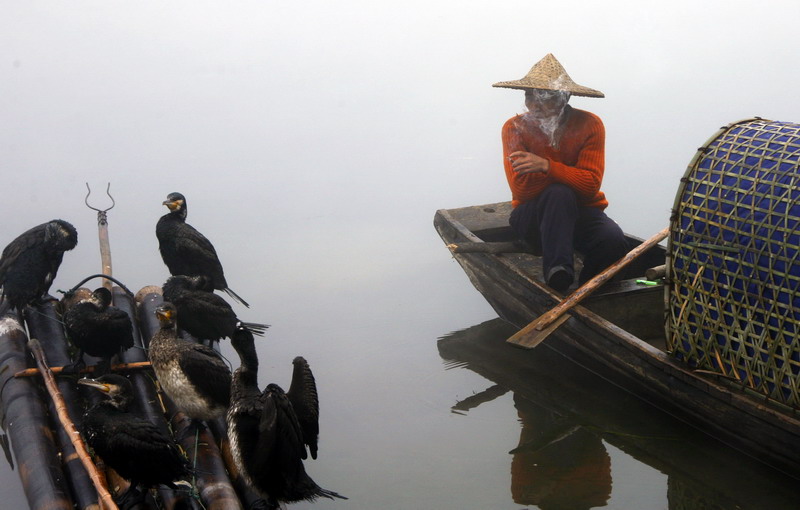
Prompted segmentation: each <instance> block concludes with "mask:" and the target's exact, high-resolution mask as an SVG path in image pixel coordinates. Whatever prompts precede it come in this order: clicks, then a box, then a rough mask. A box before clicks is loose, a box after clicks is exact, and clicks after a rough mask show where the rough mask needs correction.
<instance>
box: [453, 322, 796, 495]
mask: <svg viewBox="0 0 800 510" xmlns="http://www.w3.org/2000/svg"><path fill="white" fill-rule="evenodd" d="M513 331H515V330H514V329H513V328H511V327H509V326H508V325H506V324H505V323H503V322H502V321H500V320H499V319H498V320H493V321H489V322H486V323H483V324H480V325H478V326H474V327H472V328H468V329H465V330H462V331H457V332H454V333H451V334H450V335H447V336H446V337H443V338H441V339H440V340H439V342H438V348H439V354H440V356H441V357H442V358H443V359H445V360H446V362H445V363H446V366H447V367H450V369H453V368H457V367H458V368H462V367H463V368H467V369H469V370H472V371H474V372H476V373H478V374H480V375H482V376H483V377H485V378H486V379H488V380H489V381H491V383H493V385H491V386H490V387H488V388H487V390H485V391H483V392H479V393H477V394H475V395H472V396H470V397H469V398H467V399H464V400H463V401H461V402H458V403H457V404H456V405H455V406H453V408H452V411H453V412H458V413H469V412H470V410H471V409H475V407H476V406H479V405H481V404H482V403H485V402H488V401H490V400H492V399H495V398H497V397H498V396H500V395H503V394H504V393H506V392H508V391H512V392H513V401H514V406H515V408H516V410H517V413H518V416H519V420H520V426H521V429H520V439H519V444H518V446H517V447H516V448H514V449H513V450H511V452H510V453H511V454H512V456H511V458H510V465H511V487H510V492H511V499H512V500H513V501H514V502H515V503H517V504H521V505H535V506H537V507H538V508H540V509H542V510H551V509H588V508H596V507H603V506H612V507H613V506H615V504H614V501H615V500H614V494H613V491H612V486H613V484H612V474H613V473H615V472H617V471H619V470H618V469H617V468H618V466H620V465H622V464H624V463H630V462H633V463H639V465H640V466H641V467H645V466H649V467H650V468H653V469H655V470H657V471H658V472H661V473H663V474H665V475H666V476H667V480H668V481H667V486H666V487H663V491H664V493H666V494H667V502H666V503H665V507H668V508H670V509H672V510H677V509H691V508H713V509H720V510H721V509H730V510H734V509H737V510H741V509H749V508H752V509H762V508H771V509H776V508H778V509H790V508H791V509H796V508H797V501H800V484H798V482H797V480H795V479H791V478H788V477H786V476H784V475H782V474H781V473H778V472H775V471H774V470H772V469H770V468H768V467H766V466H764V465H763V464H761V463H759V462H757V461H755V460H754V459H752V458H750V457H747V456H745V455H743V454H741V453H740V452H737V451H734V450H732V449H730V448H728V447H726V446H725V445H723V444H721V443H719V442H717V441H715V440H714V439H713V438H711V437H708V436H706V435H704V434H702V433H700V432H698V431H696V430H695V429H692V428H690V427H688V426H686V425H685V424H684V423H683V422H680V421H678V420H676V419H675V418H673V417H671V416H669V415H667V414H665V413H663V412H661V411H660V410H658V409H656V408H654V407H653V406H651V405H650V404H648V403H647V402H643V401H641V400H639V399H638V398H636V397H633V396H632V395H630V394H629V393H628V392H626V391H624V389H622V388H619V387H617V386H614V385H612V384H610V383H608V382H607V381H606V380H604V379H602V378H600V377H599V376H597V375H596V374H593V373H590V372H588V371H586V370H585V369H583V368H581V367H579V366H577V365H575V364H574V363H572V362H571V361H570V360H567V359H565V358H563V357H562V356H561V355H560V354H558V353H557V352H556V351H555V350H553V349H552V348H549V346H547V344H546V343H545V344H542V346H540V347H539V348H537V349H534V350H531V351H524V350H521V349H516V348H513V347H510V346H507V345H506V344H505V342H504V340H505V338H507V337H508V336H509V335H510V334H511V333H513ZM587 341H590V339H588V340H587ZM609 449H613V450H614V454H613V455H610V454H609ZM641 471H642V470H641V469H637V470H636V471H635V472H637V473H638V472H641ZM623 482H624V484H626V485H628V486H630V485H631V483H633V484H636V483H637V481H636V480H633V481H631V480H629V479H626V480H624V481H623Z"/></svg>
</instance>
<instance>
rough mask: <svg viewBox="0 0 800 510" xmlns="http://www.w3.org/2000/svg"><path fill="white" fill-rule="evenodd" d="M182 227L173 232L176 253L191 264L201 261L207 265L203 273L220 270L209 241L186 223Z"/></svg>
mask: <svg viewBox="0 0 800 510" xmlns="http://www.w3.org/2000/svg"><path fill="white" fill-rule="evenodd" d="M184 227H185V228H183V229H180V230H179V231H177V232H175V238H174V239H173V243H174V246H175V252H176V255H177V256H178V257H180V258H181V259H183V260H187V261H190V262H189V263H191V264H198V263H201V262H202V263H203V265H205V266H207V268H206V270H205V272H204V274H215V271H216V270H219V271H220V272H221V271H222V266H221V264H220V262H219V257H218V256H217V251H216V250H215V249H214V245H213V244H211V241H209V240H208V239H207V238H206V236H204V235H203V234H201V233H200V232H199V231H198V230H197V229H195V228H194V227H193V226H191V225H189V224H188V223H186V224H184ZM217 266H219V269H217Z"/></svg>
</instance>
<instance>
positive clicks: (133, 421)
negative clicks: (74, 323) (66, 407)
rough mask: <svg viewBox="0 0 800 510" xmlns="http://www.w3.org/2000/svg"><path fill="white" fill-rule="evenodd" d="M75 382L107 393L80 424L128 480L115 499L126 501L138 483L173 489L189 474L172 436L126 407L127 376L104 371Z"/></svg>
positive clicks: (130, 392) (130, 390)
mask: <svg viewBox="0 0 800 510" xmlns="http://www.w3.org/2000/svg"><path fill="white" fill-rule="evenodd" d="M78 383H79V384H83V385H85V386H89V387H91V388H95V389H97V390H100V391H102V392H103V393H105V394H106V395H107V396H108V397H110V398H109V399H108V400H103V401H101V402H99V403H97V404H95V405H94V406H92V407H91V408H89V410H88V411H86V414H85V415H84V417H83V426H82V428H83V436H84V438H85V439H86V443H87V444H88V445H89V446H90V447H91V448H92V450H93V451H94V453H95V454H96V455H98V456H100V457H101V458H102V459H103V461H104V462H105V463H106V465H108V466H111V467H112V468H114V471H116V472H117V473H119V475H120V476H121V477H123V478H125V479H126V480H130V482H131V486H130V488H129V489H128V490H127V491H126V492H125V494H123V495H122V496H121V497H120V498H118V499H120V500H122V501H126V500H127V498H129V497H131V496H132V495H133V494H135V493H136V492H137V491H136V486H137V485H139V484H141V485H142V486H143V487H148V488H149V487H154V486H157V485H166V486H168V487H171V488H173V489H174V488H176V487H175V482H176V481H181V480H182V479H183V478H185V477H186V476H188V475H190V474H191V472H190V468H189V463H188V461H187V460H186V458H185V457H184V456H183V455H182V454H181V453H180V451H179V450H178V448H177V446H175V443H174V442H173V441H172V439H170V437H169V436H167V434H165V433H164V432H162V431H161V430H160V429H158V428H157V427H156V426H155V425H153V424H152V423H150V422H149V421H148V420H146V419H144V418H140V417H138V416H136V415H134V414H132V413H130V412H129V411H128V406H129V405H130V403H131V402H132V401H133V386H132V385H131V382H130V381H129V380H128V379H126V378H125V377H123V376H121V375H117V374H106V375H104V376H102V377H99V378H97V379H79V380H78ZM183 484H186V482H184V483H183Z"/></svg>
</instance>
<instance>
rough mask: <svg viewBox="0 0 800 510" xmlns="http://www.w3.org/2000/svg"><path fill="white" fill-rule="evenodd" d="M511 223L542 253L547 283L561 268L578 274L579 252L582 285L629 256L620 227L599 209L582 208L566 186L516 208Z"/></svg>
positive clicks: (553, 188) (550, 189) (550, 188)
mask: <svg viewBox="0 0 800 510" xmlns="http://www.w3.org/2000/svg"><path fill="white" fill-rule="evenodd" d="M509 223H510V224H511V228H512V229H513V230H514V232H515V233H516V234H517V236H519V237H520V238H522V239H525V240H526V241H528V242H529V243H531V244H532V245H533V246H534V247H535V248H536V249H541V253H542V265H543V267H542V269H543V271H544V276H545V280H547V279H548V278H549V276H550V274H551V271H555V270H557V269H561V268H563V269H565V270H566V271H568V272H569V274H575V269H574V266H573V254H574V252H575V251H576V250H577V251H578V252H580V253H582V254H583V256H584V261H583V270H582V271H581V274H580V278H579V280H578V281H579V283H581V284H582V283H584V282H586V281H587V280H589V279H590V278H591V277H592V276H594V275H596V274H597V273H599V272H600V271H602V270H603V269H605V268H607V267H608V266H610V265H611V264H613V263H614V262H616V261H617V260H619V259H620V258H621V257H622V256H624V255H625V254H626V253H627V252H628V243H627V241H626V240H625V235H624V234H623V232H622V229H621V228H620V227H619V225H617V223H616V222H615V221H614V220H612V219H611V218H609V217H608V216H607V215H606V213H604V212H603V211H601V210H600V209H598V208H596V207H584V206H581V205H579V204H578V198H577V196H576V195H575V192H574V191H573V190H572V188H570V187H569V186H567V185H565V184H560V183H555V184H551V185H550V186H548V187H547V188H545V190H544V191H542V193H541V194H539V196H537V197H536V198H534V199H533V200H530V201H528V202H525V203H524V204H520V205H519V206H517V207H516V208H514V210H513V211H512V212H511V217H510V218H509Z"/></svg>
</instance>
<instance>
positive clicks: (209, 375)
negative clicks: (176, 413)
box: [148, 301, 231, 420]
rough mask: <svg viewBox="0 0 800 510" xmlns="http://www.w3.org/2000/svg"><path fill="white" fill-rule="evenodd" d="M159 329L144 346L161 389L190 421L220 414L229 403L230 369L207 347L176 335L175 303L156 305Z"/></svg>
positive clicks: (215, 416)
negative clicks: (146, 347) (148, 343)
mask: <svg viewBox="0 0 800 510" xmlns="http://www.w3.org/2000/svg"><path fill="white" fill-rule="evenodd" d="M155 313H156V316H157V317H158V320H159V323H160V328H159V330H158V331H156V333H155V334H154V335H153V338H152V339H151V340H150V345H149V347H148V354H149V357H150V363H151V365H152V366H153V371H154V372H155V374H156V378H157V379H158V382H159V384H160V385H161V389H163V390H164V393H166V394H167V396H169V398H170V399H171V400H172V401H173V402H174V403H175V405H176V406H177V407H178V409H180V410H181V411H183V412H184V413H185V414H186V415H187V416H188V417H189V418H192V419H193V420H211V419H214V418H217V417H219V416H223V415H224V414H225V411H226V410H227V408H228V404H229V403H230V395H231V372H230V370H229V369H228V366H227V365H226V364H225V362H224V361H222V359H221V358H220V355H219V354H218V353H217V352H216V351H215V350H214V349H211V348H210V347H206V346H205V345H202V344H197V343H194V342H190V341H188V340H184V339H183V338H179V337H178V328H177V322H176V320H177V315H178V314H177V312H176V310H175V306H174V305H173V304H172V303H170V302H167V301H165V302H164V303H163V304H161V306H159V307H158V308H156V311H155Z"/></svg>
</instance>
